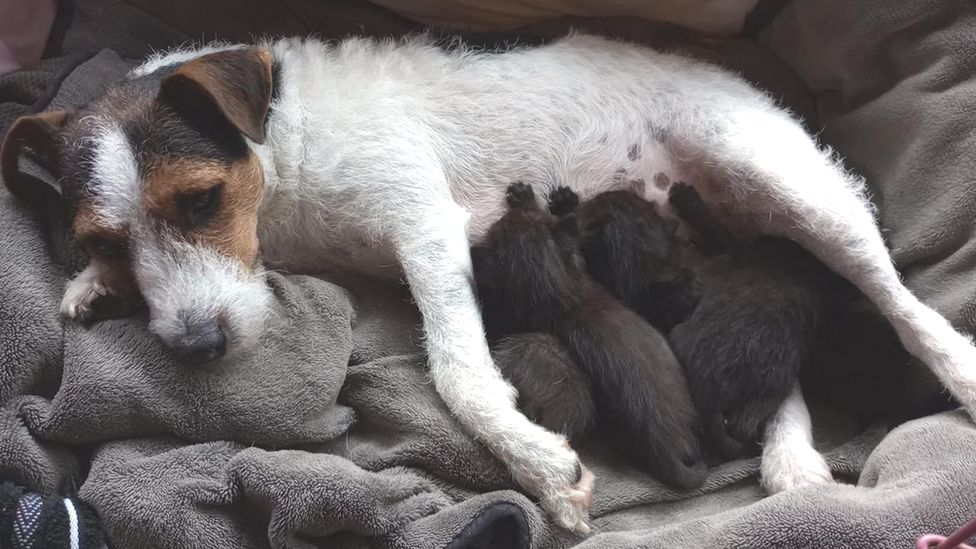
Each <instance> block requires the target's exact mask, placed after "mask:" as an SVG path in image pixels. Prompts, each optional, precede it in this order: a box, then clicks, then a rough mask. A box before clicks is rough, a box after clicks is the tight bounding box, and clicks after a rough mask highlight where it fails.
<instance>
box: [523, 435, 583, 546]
mask: <svg viewBox="0 0 976 549" xmlns="http://www.w3.org/2000/svg"><path fill="white" fill-rule="evenodd" d="M546 435H548V436H547V437H546V438H550V437H551V439H550V440H547V441H545V442H546V445H545V446H546V447H547V448H546V451H545V452H543V451H542V450H543V448H542V447H539V448H534V449H529V448H526V450H527V452H526V454H525V456H524V458H523V459H520V460H518V463H516V464H514V466H513V467H512V475H513V476H514V477H515V481H516V482H518V484H519V485H520V486H522V487H523V488H524V489H525V490H526V491H527V492H529V493H530V494H532V495H534V496H537V497H538V498H539V505H541V506H542V508H543V509H544V510H545V511H546V513H548V515H549V516H550V517H551V518H552V520H553V521H554V522H555V523H556V524H557V525H559V526H560V527H561V528H565V529H566V530H570V531H572V532H576V533H578V534H588V533H589V532H590V526H589V524H587V521H588V520H589V508H590V500H591V498H592V495H593V485H594V481H595V477H594V476H593V473H591V472H590V470H589V469H587V468H586V467H585V466H583V464H582V463H580V461H579V458H578V457H577V456H576V452H574V451H573V450H572V449H571V448H570V447H569V444H568V443H567V442H566V439H565V437H560V436H558V435H553V434H551V433H548V432H547V433H546ZM551 442H556V445H555V446H552V445H551Z"/></svg>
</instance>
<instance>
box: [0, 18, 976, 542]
mask: <svg viewBox="0 0 976 549" xmlns="http://www.w3.org/2000/svg"><path fill="white" fill-rule="evenodd" d="M24 148H29V149H33V150H34V151H35V152H36V153H38V154H37V155H36V156H38V157H46V159H47V163H48V164H49V166H50V168H51V171H52V172H54V175H55V177H56V179H57V181H58V187H59V188H58V189H52V188H48V187H46V186H44V185H40V184H36V183H37V180H35V179H32V178H29V177H24V176H22V174H21V173H20V170H19V169H18V158H19V156H20V152H21V151H22V149H24ZM2 165H3V176H4V182H5V184H6V185H7V187H8V189H10V191H11V192H12V193H13V194H14V195H16V196H17V197H19V198H21V199H23V200H24V201H26V202H29V203H36V202H38V201H46V200H62V199H63V200H65V202H66V204H67V207H68V210H69V211H71V212H73V213H74V215H73V228H74V234H75V237H76V238H77V239H78V241H79V242H81V244H82V245H83V246H84V248H85V249H86V250H87V251H88V253H89V255H90V258H91V260H90V263H89V265H88V267H87V268H86V269H85V270H83V271H82V272H81V273H79V274H78V275H77V276H76V277H75V278H74V279H73V280H72V281H71V282H70V283H69V284H68V287H67V288H66V290H65V296H64V301H63V304H62V310H63V312H64V314H65V316H67V317H69V318H73V319H86V318H88V319H94V313H93V310H94V309H93V304H94V303H95V302H96V301H98V300H99V299H101V298H102V297H103V296H105V295H106V294H110V295H131V294H139V295H140V296H141V297H142V298H144V300H145V303H146V306H147V308H148V310H149V316H150V326H149V328H150V330H151V331H153V332H154V333H155V334H157V335H158V336H159V339H160V340H161V341H162V342H163V343H164V344H165V345H166V346H168V347H170V348H171V349H172V350H173V352H174V353H175V354H177V355H178V356H180V357H183V359H184V360H185V361H187V362H200V361H206V360H211V359H212V360H217V359H218V358H219V357H220V356H221V355H222V354H226V355H227V356H234V355H239V354H242V353H246V352H248V349H249V348H250V347H252V346H253V345H255V344H256V342H257V341H258V340H259V338H260V336H261V333H262V331H263V326H264V325H265V323H266V322H267V321H268V320H269V319H272V318H273V317H274V300H273V298H272V294H271V291H270V289H269V288H268V287H267V285H266V284H265V283H264V279H263V274H262V273H263V270H262V269H263V268H264V267H265V266H270V267H272V268H275V269H285V270H290V271H292V272H296V273H317V272H321V271H322V270H324V269H326V268H328V267H330V266H333V267H334V266H339V267H348V268H352V269H355V270H357V271H359V272H363V273H368V274H371V275H374V276H384V277H386V278H388V279H389V280H393V281H396V280H400V279H405V280H406V281H407V283H408V284H409V285H410V291H411V293H412V295H413V297H414V299H415V301H416V303H417V306H418V308H419V309H420V312H421V314H422V316H423V322H424V333H425V335H426V348H427V352H428V357H429V367H430V376H431V379H432V381H433V384H434V386H435V387H436V388H437V391H438V393H439V394H440V396H441V397H442V398H443V400H444V402H445V404H446V406H447V407H448V408H449V409H450V410H451V411H452V412H453V413H454V414H455V415H456V417H457V419H458V421H459V422H460V423H461V424H462V425H463V426H464V427H465V428H466V429H467V430H468V431H469V432H470V433H471V435H472V436H474V437H476V438H477V439H479V440H480V441H482V442H483V443H484V444H485V445H486V446H487V447H488V448H490V449H491V451H492V452H494V454H495V455H496V456H498V458H499V459H500V460H501V461H503V462H504V463H505V465H506V466H507V468H508V469H509V471H511V472H512V474H513V477H514V479H515V481H516V482H517V483H518V484H519V485H520V486H521V487H522V488H523V489H524V490H526V491H527V492H528V493H530V494H535V495H537V496H539V497H540V503H541V505H542V507H543V508H544V509H545V510H546V511H547V512H548V513H549V514H550V515H551V516H552V517H553V518H554V519H555V522H556V523H557V524H559V525H561V526H564V527H566V528H571V529H575V530H578V531H585V530H586V529H587V527H586V516H587V513H586V509H587V505H588V502H589V495H590V492H591V489H592V482H591V481H592V479H591V477H590V476H588V475H586V474H585V468H581V467H580V464H579V461H578V459H577V456H576V454H575V453H574V452H573V451H572V450H571V449H570V448H568V447H567V445H566V440H565V437H563V436H561V435H557V434H555V433H552V432H549V431H547V430H545V429H543V428H542V427H539V426H537V425H535V424H534V423H532V422H531V421H529V420H528V419H527V418H526V417H525V416H524V415H522V414H521V413H519V412H518V410H517V409H516V407H515V394H514V392H513V391H512V389H511V387H510V386H509V384H508V383H506V382H505V380H504V379H503V378H502V376H501V374H500V373H499V372H498V370H497V368H495V367H494V365H493V363H492V359H491V356H490V354H489V349H488V345H487V343H486V341H485V337H484V330H483V327H482V323H481V315H480V314H479V311H478V306H477V302H476V300H475V294H474V288H473V284H472V276H471V265H470V256H469V247H470V245H471V244H472V243H478V242H480V241H481V240H482V239H483V238H484V236H485V234H486V232H487V229H488V227H489V226H490V225H491V224H492V223H494V222H495V221H496V220H498V218H499V217H501V215H502V213H503V209H502V207H501V205H502V204H503V200H502V197H503V196H504V194H505V188H506V187H507V186H508V184H509V182H511V181H517V180H524V181H539V182H543V183H544V185H545V186H546V188H545V189H540V190H544V191H546V192H548V190H550V189H551V188H552V187H553V186H555V184H556V182H557V181H559V182H565V184H567V185H568V186H570V187H571V188H573V189H574V190H576V191H577V192H579V193H580V194H581V196H582V197H583V198H589V197H592V196H595V195H596V194H599V193H600V192H602V191H605V190H609V189H611V188H613V187H614V186H615V185H616V184H617V183H618V181H619V179H620V178H621V177H627V178H633V179H643V180H645V181H647V182H652V181H655V179H657V178H656V176H657V175H658V174H661V178H660V179H662V180H663V178H664V177H667V178H669V179H670V180H683V181H694V182H696V183H695V184H696V185H697V186H698V190H699V191H700V192H701V194H702V198H703V199H704V200H705V202H706V203H708V204H709V205H710V206H711V207H713V209H714V210H715V211H716V213H717V214H721V215H722V216H723V217H722V220H723V222H725V223H727V224H730V226H732V227H734V228H735V229H736V230H738V231H743V232H746V233H768V234H773V235H777V236H782V237H786V238H790V239H792V240H794V241H796V242H798V243H799V244H801V245H802V246H804V248H806V249H809V250H811V251H812V252H813V253H815V254H816V255H817V257H818V258H819V259H821V260H822V261H824V262H825V263H827V265H828V266H830V267H831V268H832V269H833V270H834V271H836V272H837V273H839V274H840V275H842V276H844V277H845V278H847V279H849V280H850V281H852V282H853V283H854V284H855V285H856V286H857V287H858V288H859V289H860V290H861V291H863V292H864V294H865V295H866V296H867V297H868V299H870V300H871V301H872V302H873V303H874V304H875V305H876V306H877V307H878V309H879V310H880V311H881V313H882V314H883V315H884V316H885V317H886V318H888V319H889V320H890V321H891V322H892V323H893V324H894V326H895V329H896V330H897V332H898V334H899V336H900V338H901V339H902V341H903V342H904V343H905V346H906V348H908V349H909V350H911V352H912V353H913V354H914V355H916V356H917V357H918V358H919V359H921V360H922V361H923V362H924V363H925V364H926V365H927V366H928V367H929V368H931V369H933V371H935V372H936V374H937V375H938V376H939V378H940V380H941V381H942V382H943V383H944V384H946V386H947V387H948V389H949V390H950V391H951V392H952V393H953V394H954V395H955V396H956V397H958V398H959V400H960V402H961V404H963V405H964V406H965V407H966V408H967V409H968V410H969V411H970V412H971V413H973V412H976V348H974V347H973V345H972V343H971V342H970V340H969V339H968V338H966V337H964V336H962V335H961V334H959V333H958V332H956V331H955V330H954V329H953V328H952V327H951V326H950V325H949V323H948V322H946V320H945V319H944V318H942V317H941V316H940V315H938V314H937V313H936V312H934V311H933V310H932V309H930V308H929V307H927V306H925V305H923V304H922V303H921V302H919V300H918V299H917V298H916V297H915V296H914V295H913V294H911V293H910V292H909V291H908V290H907V289H906V288H905V286H904V285H903V284H902V283H901V281H900V280H899V278H898V274H897V273H896V271H895V269H894V267H893V265H892V264H891V260H890V258H889V256H888V253H887V250H886V249H885V246H884V242H883V240H882V238H881V236H880V233H879V231H878V228H877V225H876V224H875V220H874V217H873V216H872V214H871V208H870V206H869V205H868V202H867V201H866V200H865V198H864V197H863V195H862V188H863V185H862V182H861V180H860V179H859V178H857V177H855V176H853V175H851V174H849V173H847V172H846V171H845V170H844V169H843V167H842V166H841V164H840V163H839V162H838V161H837V160H836V159H834V158H833V157H831V155H830V154H829V153H828V152H825V151H823V150H822V149H821V148H819V147H818V146H817V144H816V142H815V141H814V140H813V139H812V138H811V137H810V136H809V135H808V134H807V133H806V132H805V131H804V130H803V127H802V126H801V125H800V124H799V123H798V122H797V121H796V120H795V119H793V118H792V117H791V116H790V115H789V114H788V113H787V112H785V111H784V110H782V109H781V108H779V107H778V106H777V105H776V103H775V102H774V101H773V100H772V99H771V98H769V97H767V96H766V95H764V94H763V93H762V92H760V91H758V90H756V89H755V88H753V87H752V86H750V85H749V84H748V83H746V82H745V81H743V80H742V79H741V78H739V77H738V76H736V75H733V74H731V73H730V72H727V71H725V70H723V69H720V68H717V67H714V66H711V65H708V64H706V63H702V62H698V61H695V60H691V59H688V58H686V57H682V56H679V55H673V54H665V53H659V52H655V51H653V50H650V49H647V48H643V47H639V46H636V45H632V44H626V43H621V42H614V41H610V40H605V39H601V38H597V37H593V36H584V35H570V36H567V37H565V38H563V39H560V40H554V41H552V42H550V43H548V44H547V45H545V46H541V47H538V48H525V49H522V48H516V49H512V50H511V51H507V52H502V53H497V54H496V53H483V54H478V53H474V52H471V51H465V50H464V49H463V48H454V49H452V50H450V51H444V50H442V49H439V48H437V47H436V46H435V45H434V44H433V41H432V40H430V39H429V38H427V37H424V36H417V37H412V38H408V39H405V40H400V41H371V40H364V39H359V38H350V39H347V40H343V41H341V42H338V43H328V44H327V43H323V42H319V41H316V40H296V39H284V40H279V41H275V42H268V43H261V44H258V45H214V46H205V47H201V48H197V49H190V50H179V51H175V52H170V53H163V54H160V55H157V56H154V57H152V58H150V59H149V60H148V61H147V62H146V63H144V64H143V65H141V66H140V67H137V68H136V69H134V70H133V71H132V73H131V74H130V75H129V76H128V77H126V78H125V79H123V80H122V81H121V82H118V83H115V84H113V85H110V86H107V88H106V89H105V91H104V92H103V93H102V95H100V96H99V97H97V98H95V99H94V100H93V101H91V102H90V103H88V104H87V105H84V106H82V107H80V108H77V109H72V110H70V111H57V112H46V113H42V114H37V115H31V116H26V117H23V118H21V119H19V120H18V121H17V122H16V123H15V124H14V125H13V126H12V127H11V129H10V130H9V132H8V133H7V136H6V138H5V141H4V146H3V152H2ZM645 198H647V199H651V200H654V201H657V202H658V203H659V204H662V205H664V204H665V203H666V196H664V193H663V192H662V191H660V190H659V189H657V187H656V186H655V185H647V192H646V194H645ZM763 451H764V456H763V465H762V476H763V482H764V484H765V486H766V487H767V488H768V489H769V490H770V491H773V492H776V491H780V490H785V489H789V488H793V487H796V486H802V485H807V484H811V483H817V482H825V481H828V480H830V472H829V470H828V469H827V466H826V463H825V462H824V460H823V458H822V457H821V456H820V455H819V454H818V453H817V452H816V451H815V450H814V449H813V448H812V446H811V443H810V425H809V417H808V414H807V412H806V406H805V404H804V403H803V399H802V397H801V396H800V393H799V391H794V393H791V397H790V399H788V401H787V402H786V403H784V405H783V407H782V408H781V409H780V411H779V412H777V414H776V416H775V417H774V420H773V421H772V422H771V423H770V427H769V428H768V429H767V431H766V436H765V441H764V445H763ZM581 471H583V472H584V474H583V475H582V476H580V472H581Z"/></svg>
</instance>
